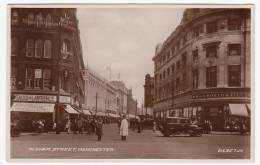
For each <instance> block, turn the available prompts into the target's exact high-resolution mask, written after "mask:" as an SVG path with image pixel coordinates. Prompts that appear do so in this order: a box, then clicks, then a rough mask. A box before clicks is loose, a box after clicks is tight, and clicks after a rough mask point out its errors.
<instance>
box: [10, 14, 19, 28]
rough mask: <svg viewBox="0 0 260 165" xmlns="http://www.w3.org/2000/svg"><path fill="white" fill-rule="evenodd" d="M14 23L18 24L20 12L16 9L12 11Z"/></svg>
mask: <svg viewBox="0 0 260 165" xmlns="http://www.w3.org/2000/svg"><path fill="white" fill-rule="evenodd" d="M11 21H12V25H17V24H18V13H17V12H16V11H14V12H13V13H12V20H11Z"/></svg>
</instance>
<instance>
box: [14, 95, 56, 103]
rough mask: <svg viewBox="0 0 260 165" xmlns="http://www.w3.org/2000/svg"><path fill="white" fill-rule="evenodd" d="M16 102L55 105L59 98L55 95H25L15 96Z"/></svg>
mask: <svg viewBox="0 0 260 165" xmlns="http://www.w3.org/2000/svg"><path fill="white" fill-rule="evenodd" d="M14 101H17V102H45V103H55V102H56V101H57V97H56V96H53V95H24V94H15V95H14Z"/></svg>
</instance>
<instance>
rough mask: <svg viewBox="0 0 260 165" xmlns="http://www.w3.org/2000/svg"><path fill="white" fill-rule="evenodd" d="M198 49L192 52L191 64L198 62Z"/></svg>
mask: <svg viewBox="0 0 260 165" xmlns="http://www.w3.org/2000/svg"><path fill="white" fill-rule="evenodd" d="M198 52H199V51H198V49H195V50H193V51H192V61H193V62H198V60H199V54H198Z"/></svg>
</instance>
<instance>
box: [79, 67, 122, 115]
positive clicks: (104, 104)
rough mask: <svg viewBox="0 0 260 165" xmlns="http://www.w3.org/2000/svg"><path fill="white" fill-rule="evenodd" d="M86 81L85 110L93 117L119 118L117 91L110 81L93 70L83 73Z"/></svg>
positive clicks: (86, 70)
mask: <svg viewBox="0 0 260 165" xmlns="http://www.w3.org/2000/svg"><path fill="white" fill-rule="evenodd" d="M83 77H84V80H85V99H84V106H83V107H84V108H83V109H86V110H90V111H91V113H92V114H93V115H98V116H113V117H116V116H118V107H117V93H116V92H117V90H116V87H114V86H113V84H112V83H110V82H109V81H108V80H106V79H105V78H103V77H102V76H100V75H99V74H98V73H96V72H95V71H94V70H92V69H91V68H89V67H87V68H86V69H85V70H84V71H83Z"/></svg>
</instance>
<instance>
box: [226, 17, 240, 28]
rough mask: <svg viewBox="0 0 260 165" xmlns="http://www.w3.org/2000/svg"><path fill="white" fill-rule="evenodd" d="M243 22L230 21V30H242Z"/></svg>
mask: <svg viewBox="0 0 260 165" xmlns="http://www.w3.org/2000/svg"><path fill="white" fill-rule="evenodd" d="M240 28H241V22H240V21H239V20H237V19H229V20H228V30H240Z"/></svg>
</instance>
